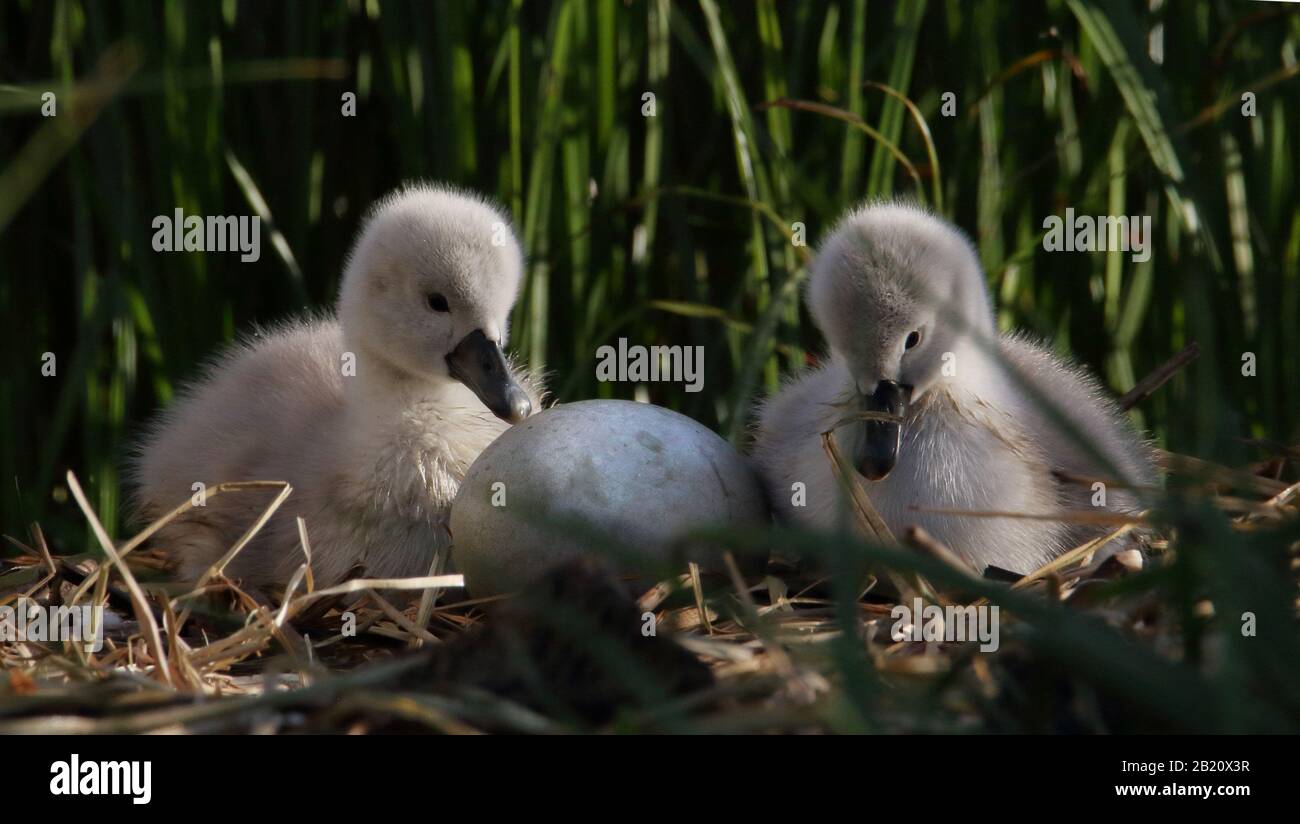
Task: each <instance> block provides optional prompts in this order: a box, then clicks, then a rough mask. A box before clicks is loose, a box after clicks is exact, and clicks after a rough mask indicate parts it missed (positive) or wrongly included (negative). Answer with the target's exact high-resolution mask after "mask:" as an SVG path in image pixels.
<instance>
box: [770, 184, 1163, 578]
mask: <svg viewBox="0 0 1300 824" xmlns="http://www.w3.org/2000/svg"><path fill="white" fill-rule="evenodd" d="M807 298H808V301H809V308H810V310H811V314H812V317H813V320H814V321H815V322H816V324H817V326H818V328H819V329H820V330H821V331H822V333H823V335H824V336H825V338H826V341H827V344H828V346H829V350H830V351H829V356H828V358H827V359H826V362H825V363H824V364H823V365H821V366H820V367H818V368H814V369H811V370H808V371H806V372H804V373H803V374H801V375H799V376H797V377H795V378H794V379H793V380H791V381H790V382H788V383H787V384H785V385H784V386H783V388H782V389H781V390H780V391H779V392H778V393H777V394H776V395H775V396H773V397H772V398H770V399H768V400H767V401H766V402H765V403H764V404H763V406H762V408H761V410H760V413H759V420H758V426H757V432H756V433H755V444H754V455H755V458H756V460H757V462H758V464H759V466H760V469H761V472H762V474H763V476H764V479H765V483H766V484H767V486H768V491H769V494H770V495H771V497H772V500H773V503H774V506H775V508H776V510H777V513H778V515H780V516H783V517H784V518H785V519H787V520H789V521H792V522H795V523H802V524H804V525H806V526H811V527H815V528H822V529H832V528H836V527H838V526H840V525H842V524H843V523H844V522H843V521H842V520H841V518H842V517H843V513H844V511H845V510H844V509H843V508H842V503H841V499H842V496H841V494H840V491H839V488H838V485H837V483H836V480H835V477H834V474H833V470H832V468H831V465H830V459H829V457H828V456H827V454H826V452H825V450H824V448H823V446H822V440H821V433H823V432H826V431H829V430H832V429H836V427H837V426H838V427H839V428H838V429H836V442H837V445H838V446H839V447H840V450H841V452H842V453H843V454H844V455H845V456H846V458H847V459H849V460H851V461H852V463H853V464H854V466H855V468H856V469H857V471H858V473H859V474H861V475H862V476H863V477H864V478H865V479H866V482H865V483H864V487H865V490H866V492H867V495H868V497H869V498H870V500H871V502H872V504H873V505H874V506H875V508H876V510H877V511H878V513H879V514H880V516H881V518H882V519H883V520H884V522H885V523H886V525H888V526H889V528H890V531H891V532H893V533H894V535H896V536H901V534H902V531H903V529H904V528H905V527H907V526H910V525H917V526H920V527H923V528H924V529H925V530H926V531H928V532H929V533H930V534H931V535H932V536H934V537H935V538H937V539H938V540H939V541H941V542H942V543H944V544H946V545H947V546H948V547H949V548H951V549H952V550H954V551H955V552H956V553H957V554H958V555H959V556H961V557H962V558H963V559H964V560H966V561H967V562H968V563H970V564H971V566H972V567H973V568H974V569H975V570H976V571H978V572H983V571H984V569H985V568H986V567H987V566H988V565H993V566H996V567H1000V568H1002V569H1005V570H1009V571H1011V572H1015V573H1020V574H1025V573H1028V572H1032V571H1033V570H1034V569H1036V568H1038V567H1039V566H1041V565H1042V564H1044V563H1046V562H1047V561H1049V560H1051V559H1052V558H1054V557H1056V556H1057V555H1059V554H1061V553H1062V552H1063V551H1065V550H1066V549H1069V548H1071V547H1073V546H1076V545H1078V544H1079V543H1082V542H1083V541H1085V540H1087V539H1088V538H1091V537H1094V536H1096V535H1098V534H1100V532H1101V531H1102V528H1100V527H1096V526H1084V525H1080V524H1077V523H1076V524H1068V523H1062V522H1060V521H1052V520H1032V519H1024V518H988V517H970V516H959V515H952V514H942V513H936V512H927V511H925V510H927V509H940V510H983V511H1000V512H1015V513H1030V514H1047V513H1058V512H1062V511H1066V510H1070V511H1079V510H1088V511H1096V510H1094V509H1093V508H1092V504H1093V502H1094V500H1095V499H1096V496H1095V492H1094V489H1093V487H1092V485H1091V482H1088V483H1078V482H1077V481H1076V482H1070V481H1068V480H1065V479H1062V478H1061V476H1060V475H1059V474H1057V471H1061V472H1064V473H1065V474H1067V475H1073V476H1076V477H1084V478H1089V479H1100V480H1103V481H1104V480H1106V479H1114V480H1116V481H1120V482H1121V483H1120V484H1108V485H1107V486H1108V487H1109V488H1107V489H1105V506H1106V509H1107V510H1109V511H1110V512H1111V513H1117V512H1118V513H1128V512H1133V511H1136V510H1138V509H1140V501H1139V499H1138V497H1137V495H1136V494H1134V493H1133V492H1132V491H1131V490H1129V489H1125V488H1124V487H1125V486H1138V487H1140V486H1151V485H1154V484H1155V483H1156V472H1155V468H1154V461H1153V453H1152V449H1151V446H1150V445H1149V444H1148V443H1147V442H1146V441H1145V440H1144V439H1143V438H1142V437H1141V436H1139V434H1138V433H1137V432H1136V431H1134V429H1133V428H1132V427H1131V426H1130V425H1129V424H1128V422H1127V421H1126V420H1125V418H1124V417H1123V414H1122V412H1121V411H1120V409H1119V407H1118V406H1117V405H1116V404H1115V402H1114V401H1112V400H1110V399H1109V398H1108V396H1107V394H1106V393H1105V391H1104V390H1103V388H1102V387H1101V385H1100V384H1099V383H1098V381H1097V380H1096V379H1094V378H1093V377H1092V376H1091V375H1089V374H1088V373H1086V372H1084V371H1083V370H1082V369H1080V368H1079V367H1077V366H1075V365H1072V364H1070V363H1067V362H1065V361H1063V360H1061V359H1059V358H1058V357H1057V356H1056V355H1054V354H1053V353H1052V352H1051V351H1049V350H1048V349H1047V348H1045V347H1044V346H1043V345H1041V344H1039V343H1036V342H1034V341H1031V340H1030V339H1028V338H1026V337H1024V336H1023V335H1020V334H1015V333H1011V334H1001V335H999V334H998V333H997V331H996V325H995V321H994V315H993V309H992V305H991V303H990V300H989V295H988V291H987V288H986V287H985V279H984V273H983V271H982V269H981V266H980V263H979V259H978V258H977V256H976V253H975V250H974V248H973V247H972V245H971V244H970V242H969V241H968V240H967V239H966V237H965V236H964V235H963V234H962V233H961V232H960V231H959V230H958V229H956V228H955V227H953V226H952V225H950V224H949V223H947V222H945V221H943V220H941V219H939V218H937V217H934V216H933V215H931V214H929V213H927V212H925V211H923V210H921V209H919V208H916V207H912V206H908V205H901V204H869V205H866V206H864V207H861V208H859V209H857V210H855V211H853V212H851V213H849V214H848V215H847V216H846V217H845V218H844V219H843V220H842V221H841V222H840V223H839V224H838V225H837V226H836V228H835V229H834V230H833V232H832V233H831V235H830V237H829V238H828V239H827V240H826V241H825V242H824V244H823V246H822V248H821V249H820V250H819V252H818V254H817V256H816V258H815V260H814V261H813V264H812V269H811V275H810V281H809V284H808V295H807ZM1035 396H1037V397H1035ZM1043 401H1045V403H1043ZM862 412H876V413H886V414H890V415H894V416H901V423H896V422H891V421H881V420H879V419H877V420H861V419H860V416H859V417H855V413H862ZM846 417H850V418H851V420H849V422H847V423H845V418H846ZM1062 420H1067V421H1068V422H1069V424H1068V425H1065V426H1063V425H1062V423H1061V422H1062ZM840 424H843V425H842V426H841V425H840ZM1071 429H1073V430H1074V431H1073V432H1072V431H1071ZM1084 442H1086V443H1087V444H1090V445H1091V446H1090V447H1086V446H1081V445H1080V444H1081V443H1084ZM798 482H802V483H803V484H804V486H803V487H802V490H803V492H804V497H803V499H802V500H801V499H800V498H799V496H797V495H796V494H795V493H794V491H792V490H797V489H800V488H799V487H795V486H794V485H795V484H796V483H798ZM800 504H801V505H800Z"/></svg>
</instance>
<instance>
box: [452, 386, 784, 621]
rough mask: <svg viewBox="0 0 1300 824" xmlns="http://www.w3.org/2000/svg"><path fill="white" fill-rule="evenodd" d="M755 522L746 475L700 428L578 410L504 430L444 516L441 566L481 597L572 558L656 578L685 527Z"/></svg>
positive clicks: (608, 408)
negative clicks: (448, 563)
mask: <svg viewBox="0 0 1300 824" xmlns="http://www.w3.org/2000/svg"><path fill="white" fill-rule="evenodd" d="M767 520H768V514H767V505H766V502H765V500H764V497H763V491H762V488H761V486H760V484H759V481H758V478H757V476H756V474H755V472H754V470H753V469H752V468H751V467H750V465H749V463H748V461H747V460H746V459H745V458H743V457H742V456H741V455H740V454H738V453H737V452H736V450H735V449H733V448H732V447H731V445H730V444H728V443H727V442H726V441H724V440H723V439H722V438H720V437H718V435H716V434H715V433H713V432H712V431H710V430H709V429H707V428H706V427H704V426H701V425H700V424H698V423H696V422H695V421H693V420H691V419H690V418H688V417H686V416H684V415H680V414H678V413H676V412H672V411H670V410H668V409H664V408H663V407H659V406H652V405H649V404H644V403H633V402H631V401H616V400H595V401H580V402H578V403H570V404H561V405H558V406H555V407H552V408H550V409H547V410H546V411H544V412H541V413H539V414H536V415H533V416H532V417H530V418H527V419H525V420H524V421H522V422H520V423H518V424H516V425H515V426H513V427H511V428H510V429H508V430H506V432H505V433H503V434H502V435H501V436H500V437H499V438H497V440H495V441H494V442H493V443H492V444H491V445H490V446H489V447H488V448H487V449H485V450H484V451H483V453H482V454H481V455H479V457H478V459H477V460H475V461H474V463H473V465H472V466H470V468H469V471H468V472H467V473H466V474H465V480H464V481H463V482H462V484H461V487H460V491H459V492H458V493H457V495H456V499H455V501H454V502H453V503H452V507H451V533H452V545H453V550H452V561H453V563H454V565H455V566H456V567H457V568H458V569H459V570H460V571H461V572H462V573H463V574H464V575H465V585H466V588H467V589H468V590H469V592H470V594H471V595H473V596H475V597H485V596H490V595H496V594H501V593H507V592H517V591H519V589H521V588H522V587H523V586H525V585H526V584H527V583H528V582H529V581H531V580H534V579H535V578H537V577H538V576H539V575H541V574H542V573H543V572H545V571H546V570H547V569H549V568H551V567H553V566H555V565H557V564H560V563H563V562H564V561H566V560H569V559H571V558H574V557H579V556H584V555H588V556H599V555H604V556H606V557H609V558H610V559H611V560H612V561H614V562H615V563H616V564H617V565H619V566H620V567H621V568H622V569H624V570H628V571H635V572H647V571H650V570H651V568H653V567H656V566H658V569H662V565H663V564H664V563H665V562H674V561H679V560H684V559H681V558H678V557H677V554H678V553H677V552H676V550H679V549H680V546H679V544H680V541H679V539H681V538H682V536H684V535H686V534H688V533H690V532H691V531H693V530H696V529H698V528H701V527H704V526H708V525H720V524H738V525H755V524H763V523H766V522H767ZM690 552H691V553H692V555H691V556H690V558H689V559H690V560H696V561H699V562H700V563H701V564H702V565H704V566H706V567H714V568H718V567H720V565H719V564H718V563H717V562H718V558H717V556H716V555H715V554H713V552H710V551H708V550H703V549H701V548H700V547H698V546H697V547H693V548H692V549H691V550H690ZM634 577H636V576H634ZM637 580H639V581H642V582H644V581H647V580H652V579H648V578H644V577H637Z"/></svg>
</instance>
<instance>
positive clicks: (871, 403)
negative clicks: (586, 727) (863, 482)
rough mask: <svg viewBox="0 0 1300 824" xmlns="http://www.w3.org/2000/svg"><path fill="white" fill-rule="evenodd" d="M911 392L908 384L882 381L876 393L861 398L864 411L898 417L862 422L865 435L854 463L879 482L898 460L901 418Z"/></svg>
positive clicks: (858, 468) (864, 475) (859, 469)
mask: <svg viewBox="0 0 1300 824" xmlns="http://www.w3.org/2000/svg"><path fill="white" fill-rule="evenodd" d="M911 393H912V390H911V387H910V386H909V387H904V386H900V385H899V384H897V383H895V382H894V381H881V382H880V383H879V384H877V385H876V391H875V392H873V393H871V394H870V395H868V396H866V397H865V398H863V399H862V401H863V402H862V406H863V409H864V410H865V411H867V412H875V413H879V414H883V415H891V416H893V417H895V418H898V419H899V420H897V421H880V420H867V421H864V422H863V426H864V428H865V432H864V437H863V439H862V441H861V443H860V446H859V448H858V451H857V454H856V455H855V456H854V461H853V463H854V466H856V467H857V470H858V472H861V473H862V476H863V477H864V478H866V479H868V480H871V481H879V480H880V479H882V478H884V477H885V476H886V475H888V474H889V472H890V470H891V469H893V468H894V464H896V463H898V447H899V444H900V443H901V442H902V439H903V424H902V417H903V413H904V411H906V409H907V400H908V396H909V395H911Z"/></svg>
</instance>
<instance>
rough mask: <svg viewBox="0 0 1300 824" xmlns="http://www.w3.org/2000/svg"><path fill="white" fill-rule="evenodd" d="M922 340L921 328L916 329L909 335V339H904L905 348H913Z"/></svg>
mask: <svg viewBox="0 0 1300 824" xmlns="http://www.w3.org/2000/svg"><path fill="white" fill-rule="evenodd" d="M920 342H921V330H920V329H916V330H914V331H913V332H912V333H911V334H909V335H908V336H907V340H905V341H903V348H904V349H912V348H913V347H915V346H916V345H917V344H918V343H920Z"/></svg>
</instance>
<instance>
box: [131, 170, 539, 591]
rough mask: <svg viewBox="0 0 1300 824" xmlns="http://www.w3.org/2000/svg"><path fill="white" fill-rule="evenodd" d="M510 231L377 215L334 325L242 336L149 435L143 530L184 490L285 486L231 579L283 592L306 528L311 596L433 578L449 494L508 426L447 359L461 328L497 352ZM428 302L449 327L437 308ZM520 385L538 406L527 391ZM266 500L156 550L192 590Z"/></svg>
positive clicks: (197, 521)
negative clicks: (369, 581)
mask: <svg viewBox="0 0 1300 824" xmlns="http://www.w3.org/2000/svg"><path fill="white" fill-rule="evenodd" d="M508 226H509V221H508V219H507V218H505V217H504V216H502V215H501V214H500V213H499V212H498V211H497V210H496V209H494V208H493V207H492V206H490V205H488V204H487V203H485V202H483V201H482V200H480V199H479V198H477V197H474V196H472V195H468V194H464V193H461V192H457V191H454V190H451V189H447V188H442V187H436V186H414V187H410V188H406V189H403V190H401V191H398V192H396V193H394V194H392V195H390V196H389V197H388V198H386V199H385V200H383V201H382V202H380V203H379V204H377V205H376V207H375V208H374V209H373V210H372V212H371V214H370V216H369V217H368V219H367V221H366V225H365V227H364V229H363V231H362V233H361V234H360V236H359V238H358V240H357V243H356V246H355V247H354V250H353V252H352V254H351V255H350V257H349V259H348V262H347V266H346V268H345V271H344V276H343V281H342V286H341V288H340V294H339V305H338V319H335V318H332V317H326V318H308V319H306V320H299V321H293V322H290V323H286V324H283V325H281V326H277V327H273V328H271V329H267V330H264V331H258V332H255V333H253V334H252V335H251V336H249V337H248V338H246V339H244V340H243V341H241V342H239V343H237V344H235V345H234V346H232V347H230V348H229V349H227V350H226V351H224V352H223V353H221V354H220V355H219V356H218V357H217V358H216V359H215V360H214V361H213V363H212V364H211V365H210V367H209V369H208V371H207V373H206V375H205V376H204V377H203V378H202V379H201V380H200V381H199V382H198V383H196V384H195V385H193V386H192V387H190V388H189V389H188V390H186V392H185V393H184V394H183V395H182V396H181V397H180V398H178V399H177V400H176V401H174V402H173V403H172V404H171V406H170V407H169V408H168V409H167V410H166V411H165V412H164V413H163V414H162V415H161V416H160V417H159V419H158V420H157V421H156V422H155V423H154V425H153V426H152V427H151V429H150V431H149V432H148V434H147V436H146V437H145V438H144V440H143V443H142V444H141V447H140V450H139V455H138V457H137V459H136V461H135V463H134V466H133V474H134V476H135V477H134V480H135V501H134V503H135V510H136V513H137V516H138V519H139V520H141V521H142V522H148V521H150V520H152V519H154V518H156V517H158V516H159V515H161V514H163V513H165V512H167V511H168V510H170V509H172V508H173V507H175V506H177V505H178V504H180V503H182V502H184V501H185V499H187V498H189V497H190V496H192V495H193V494H194V490H193V484H195V483H196V482H199V483H203V484H205V485H206V487H207V488H208V489H211V488H212V487H213V486H214V485H215V484H218V483H222V482H228V481H247V480H273V481H288V482H289V483H290V484H291V485H292V486H293V488H294V491H293V493H292V494H291V495H290V497H289V498H288V500H287V501H286V502H285V504H284V506H283V507H282V508H281V509H280V511H279V512H278V513H277V514H276V515H275V516H274V517H273V518H272V519H271V521H270V522H269V523H268V524H267V525H266V527H265V528H263V529H262V530H261V532H259V533H258V535H257V537H256V538H255V539H254V541H253V542H252V543H250V544H249V545H248V546H247V547H246V548H245V549H243V550H242V552H241V553H240V554H239V555H238V556H237V557H236V559H235V560H234V562H233V563H232V564H231V565H230V567H228V569H227V574H228V575H229V576H230V577H232V578H238V579H242V580H244V581H245V582H246V583H251V584H255V585H284V584H285V583H287V581H288V579H289V577H290V576H291V574H292V573H293V571H294V570H295V569H296V568H297V567H298V566H299V565H300V564H301V563H302V562H303V560H304V556H303V553H302V550H301V548H300V546H299V539H298V530H297V524H296V520H295V516H302V517H303V518H305V519H306V523H307V531H308V535H309V538H310V540H311V544H312V549H313V555H314V559H313V560H314V563H313V572H314V576H315V580H316V582H317V584H318V585H327V584H329V583H333V582H335V581H338V580H339V579H341V578H342V577H344V575H345V574H346V573H348V571H349V570H351V569H352V568H354V567H355V566H363V567H364V568H365V571H366V574H367V575H370V576H377V577H389V576H405V575H424V574H427V573H428V571H429V568H430V563H431V560H432V557H433V553H434V551H435V549H441V548H443V547H445V546H446V545H447V542H448V533H447V529H446V522H447V516H448V510H449V507H450V505H451V501H452V499H453V498H454V497H455V494H456V490H457V488H458V487H459V484H460V480H461V478H462V477H463V476H464V473H465V471H466V470H467V469H468V468H469V465H470V464H471V463H472V462H473V460H474V458H475V457H477V455H478V454H479V452H481V451H482V450H483V449H484V448H485V447H486V446H487V445H488V444H489V443H491V442H492V440H494V439H495V438H496V437H497V435H499V434H500V433H501V432H502V431H504V429H505V428H506V426H507V424H506V423H505V422H504V421H502V420H499V419H498V418H497V417H495V416H494V415H493V414H491V413H490V412H489V411H488V409H487V408H486V407H485V405H484V403H483V402H482V401H480V400H479V397H477V396H476V395H475V393H474V392H472V391H470V389H469V388H467V387H466V386H465V385H464V384H463V383H461V382H459V381H457V380H454V379H453V378H452V377H451V376H450V374H449V367H448V363H447V361H446V357H447V355H448V353H450V352H451V351H452V349H453V347H455V346H456V344H457V341H461V340H462V339H464V338H465V337H466V335H467V334H468V333H470V332H472V331H473V330H482V331H484V333H485V335H486V337H487V338H489V339H491V340H494V341H500V342H501V343H504V340H505V334H506V326H507V321H508V317H509V313H510V309H511V306H512V305H513V303H514V300H515V296H516V293H517V291H518V287H519V281H520V278H521V274H522V268H523V261H522V254H521V252H520V249H519V246H518V243H517V242H516V241H515V238H514V236H513V234H512V233H511V232H510V230H509V228H508ZM432 293H438V294H441V295H444V296H445V297H446V299H447V301H448V303H449V305H450V311H448V312H445V313H444V312H439V311H435V310H433V309H432V308H431V306H430V300H429V295H430V294H432ZM352 355H354V356H355V374H347V375H345V366H346V365H347V363H348V362H349V361H350V360H351V356H352ZM512 371H514V370H512ZM514 376H515V378H516V379H517V380H518V381H519V382H520V383H521V384H522V385H523V387H524V388H525V391H527V393H528V394H529V395H530V396H531V398H532V401H533V408H534V409H538V408H540V402H539V401H540V398H539V389H538V387H537V386H536V385H534V384H533V383H532V382H531V381H529V380H528V379H527V378H526V377H524V376H521V375H519V374H518V372H517V371H515V373H514ZM274 495H275V491H271V492H268V493H262V492H255V493H250V492H242V491H241V492H230V493H226V494H224V495H220V496H216V497H213V498H212V499H210V500H209V501H208V502H207V505H206V506H203V507H198V508H195V509H192V510H190V511H189V512H187V513H186V514H184V515H183V516H182V517H181V518H179V519H178V520H177V521H175V522H174V523H173V524H171V525H170V526H168V527H166V528H165V529H163V530H162V531H161V532H160V533H159V534H158V535H157V537H156V538H155V539H154V543H155V544H156V545H158V546H160V547H162V548H163V549H165V550H166V551H167V552H168V553H169V554H170V555H171V556H172V557H174V558H175V559H176V561H177V562H178V566H179V574H180V576H181V577H182V578H184V579H185V580H194V579H195V578H197V577H198V575H200V574H201V573H202V572H203V570H205V569H206V568H207V567H208V566H209V565H210V564H212V563H213V562H214V561H216V560H217V559H218V558H220V557H221V555H222V554H223V553H225V551H226V550H227V549H228V548H229V547H230V546H231V545H232V544H233V543H234V542H235V541H236V540H237V539H238V538H239V536H240V535H241V534H242V533H243V532H244V530H246V529H247V528H248V527H249V526H250V525H251V524H252V523H253V520H254V519H255V518H256V516H257V515H258V514H259V513H260V512H261V511H262V510H263V509H264V508H265V507H266V505H267V503H268V502H269V501H270V500H271V498H272V497H274Z"/></svg>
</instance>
